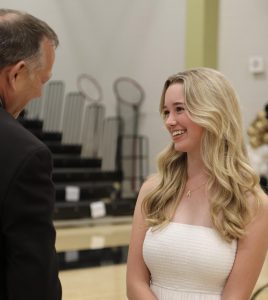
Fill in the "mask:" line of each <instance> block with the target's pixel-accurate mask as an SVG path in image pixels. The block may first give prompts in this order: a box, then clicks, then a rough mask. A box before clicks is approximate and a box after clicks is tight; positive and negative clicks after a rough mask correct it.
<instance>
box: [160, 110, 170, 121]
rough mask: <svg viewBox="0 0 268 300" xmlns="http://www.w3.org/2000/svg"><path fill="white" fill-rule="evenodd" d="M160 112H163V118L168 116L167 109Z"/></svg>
mask: <svg viewBox="0 0 268 300" xmlns="http://www.w3.org/2000/svg"><path fill="white" fill-rule="evenodd" d="M162 114H163V118H164V119H166V118H167V117H168V115H169V111H168V110H164V111H163V112H162Z"/></svg>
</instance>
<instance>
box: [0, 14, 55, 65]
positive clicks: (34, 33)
mask: <svg viewBox="0 0 268 300" xmlns="http://www.w3.org/2000/svg"><path fill="white" fill-rule="evenodd" d="M44 38H47V39H48V40H50V41H51V42H52V43H53V44H54V46H55V47H57V46H58V44H59V40H58V37H57V35H56V33H55V32H54V30H53V29H52V28H50V27H49V26H48V25H47V24H46V23H45V22H44V21H42V20H40V19H38V18H36V17H34V16H32V15H30V14H28V13H25V12H21V11H18V10H13V9H0V70H1V69H3V68H4V67H6V66H10V65H13V64H16V63H17V62H19V61H21V60H26V61H31V60H34V59H35V58H38V57H39V56H40V46H41V42H42V40H43V39H44Z"/></svg>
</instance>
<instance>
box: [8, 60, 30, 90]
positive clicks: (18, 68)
mask: <svg viewBox="0 0 268 300" xmlns="http://www.w3.org/2000/svg"><path fill="white" fill-rule="evenodd" d="M25 68H26V63H25V61H24V60H21V61H19V62H17V63H16V64H15V65H13V66H11V67H10V69H9V72H8V83H9V84H10V86H11V87H12V88H13V89H16V83H17V80H18V77H19V76H20V75H21V74H22V72H24V71H25Z"/></svg>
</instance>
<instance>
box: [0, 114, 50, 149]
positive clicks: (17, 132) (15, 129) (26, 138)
mask: <svg viewBox="0 0 268 300" xmlns="http://www.w3.org/2000/svg"><path fill="white" fill-rule="evenodd" d="M0 141H1V145H2V147H3V146H5V144H6V145H7V146H8V144H9V143H14V146H15V145H17V147H18V148H19V147H24V146H25V147H26V148H28V147H29V146H36V147H39V146H40V147H41V146H42V145H43V146H44V144H43V143H42V142H41V141H40V140H39V139H38V138H36V137H35V136H34V135H33V134H32V133H31V132H30V131H29V130H28V129H26V128H24V127H23V125H22V124H21V123H20V122H19V121H18V120H16V119H14V118H13V117H12V116H11V115H9V114H8V113H7V112H5V111H3V110H2V109H0ZM18 150H19V149H18ZM21 150H22V149H21Z"/></svg>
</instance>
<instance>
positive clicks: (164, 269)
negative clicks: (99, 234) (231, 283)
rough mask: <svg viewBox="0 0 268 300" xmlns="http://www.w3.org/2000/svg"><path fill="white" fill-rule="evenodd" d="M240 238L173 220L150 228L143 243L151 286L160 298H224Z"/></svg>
mask: <svg viewBox="0 0 268 300" xmlns="http://www.w3.org/2000/svg"><path fill="white" fill-rule="evenodd" d="M236 248H237V241H236V240H233V241H232V243H227V242H226V241H224V240H223V239H222V238H221V237H220V236H219V234H218V233H217V231H216V230H214V229H213V228H209V227H203V226H195V225H188V224H181V223H174V222H171V223H169V224H168V225H167V226H166V227H164V228H163V229H159V230H152V229H149V230H148V231H147V233H146V236H145V240H144V244H143V256H144V261H145V263H146V265H147V267H148V268H149V270H150V273H151V288H152V290H153V291H154V292H155V294H156V295H157V297H158V299H163V300H164V299H168V300H172V299H176V300H178V299H198V300H199V299H211V300H212V299H213V300H214V299H220V294H221V293H222V290H223V287H224V285H225V282H226V279H227V277H228V275H229V273H230V271H231V269H232V266H233V263H234V259H235V255H236Z"/></svg>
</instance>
